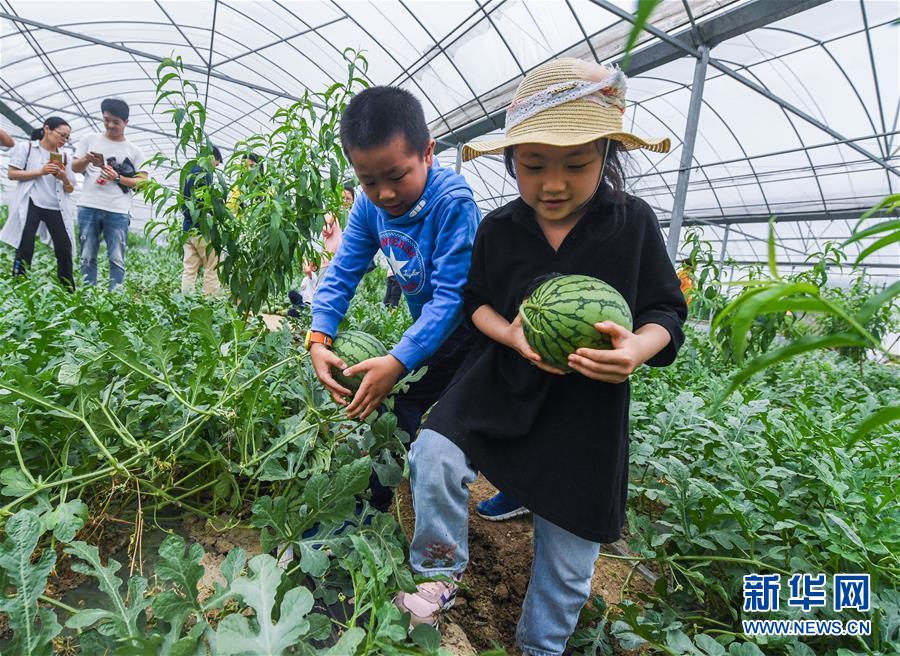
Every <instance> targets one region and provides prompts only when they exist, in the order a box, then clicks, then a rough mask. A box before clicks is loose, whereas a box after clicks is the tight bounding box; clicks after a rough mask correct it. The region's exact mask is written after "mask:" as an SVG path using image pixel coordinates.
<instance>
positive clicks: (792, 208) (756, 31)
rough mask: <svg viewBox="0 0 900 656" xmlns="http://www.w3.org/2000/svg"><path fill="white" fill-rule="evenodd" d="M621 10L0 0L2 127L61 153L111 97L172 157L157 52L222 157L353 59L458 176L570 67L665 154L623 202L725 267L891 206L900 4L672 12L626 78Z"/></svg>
mask: <svg viewBox="0 0 900 656" xmlns="http://www.w3.org/2000/svg"><path fill="white" fill-rule="evenodd" d="M634 5H635V3H633V2H609V1H608V0H595V1H592V2H588V1H586V0H565V1H560V2H531V1H521V0H472V1H468V0H461V1H457V2H408V1H407V2H402V1H401V2H387V1H384V2H352V3H349V2H278V1H272V2H245V1H235V0H228V1H225V0H217V1H204V2H199V1H197V2H195V1H186V2H174V1H160V0H155V1H153V2H150V1H143V0H142V1H134V2H62V1H56V2H25V1H21V0H0V30H2V37H0V48H2V82H0V101H2V103H3V105H2V107H0V109H2V110H3V118H2V125H3V128H4V129H6V130H7V131H9V132H11V133H12V134H13V135H14V137H16V138H17V139H24V138H25V135H26V129H27V128H28V127H37V126H39V125H40V124H41V121H42V119H43V118H44V117H46V116H49V115H53V114H58V115H61V116H64V117H65V118H67V120H69V121H70V123H71V124H72V128H73V136H74V137H75V139H76V140H77V138H78V137H80V136H83V135H85V134H88V133H90V132H93V131H97V130H99V129H101V128H102V120H101V117H100V112H99V105H100V101H101V100H102V99H103V98H106V97H110V96H114V97H120V98H123V99H124V100H126V101H127V102H128V103H129V105H130V106H131V111H132V115H131V120H130V122H129V127H128V136H129V138H130V139H133V140H134V141H135V142H137V143H138V144H139V145H140V146H141V147H142V148H143V149H144V150H145V152H147V153H148V154H149V153H153V152H157V151H161V152H165V153H171V152H172V150H173V146H174V143H175V139H174V137H173V132H172V129H171V126H170V123H169V122H168V118H167V117H166V116H164V115H163V113H162V112H163V109H164V108H163V107H162V106H160V107H157V108H156V109H154V102H155V99H156V97H155V79H154V76H155V70H156V67H157V65H158V63H159V62H160V61H161V60H162V59H163V58H165V57H169V56H172V55H173V54H174V55H179V56H181V57H182V58H183V60H184V62H185V65H186V67H187V68H188V69H189V74H190V77H191V79H192V80H193V81H194V82H195V83H196V84H197V85H198V88H199V89H200V93H201V97H202V99H203V100H204V102H205V104H206V106H207V112H208V115H209V119H208V124H207V125H208V128H209V134H210V137H211V138H212V139H213V140H214V141H215V142H216V143H217V144H219V145H220V146H221V147H222V148H223V150H226V151H227V150H230V146H231V145H232V144H234V143H235V142H237V141H239V140H241V139H243V138H246V137H247V136H249V135H250V134H253V133H255V132H259V131H265V130H267V129H268V126H269V120H270V117H271V115H272V114H273V112H274V111H275V110H276V109H277V108H278V107H279V106H283V105H285V104H288V103H290V102H292V101H293V100H294V99H297V98H299V97H300V96H302V95H303V93H304V92H305V91H306V90H311V91H321V90H323V89H324V88H326V87H327V86H328V85H329V84H331V83H332V82H334V81H337V80H341V79H343V77H344V76H345V75H346V68H347V67H346V61H345V58H344V54H343V53H344V50H345V49H346V48H353V49H357V50H361V51H363V52H364V53H365V56H366V58H367V59H368V62H369V66H368V71H367V73H366V77H367V78H368V81H369V82H371V83H372V84H395V85H400V86H403V87H405V88H408V89H409V90H410V91H412V92H413V93H415V94H416V96H417V97H418V98H419V99H420V100H421V101H422V103H423V106H424V108H425V112H426V117H427V118H428V120H429V122H430V125H431V129H432V133H433V135H434V137H435V138H436V139H438V144H439V148H440V149H441V154H440V158H441V160H442V162H443V163H444V164H445V165H447V166H454V165H456V155H457V151H456V147H457V145H458V144H459V143H461V142H464V141H466V140H469V139H472V138H476V137H480V136H482V135H486V134H489V133H491V132H499V131H502V126H503V117H504V108H505V107H506V105H507V104H508V103H509V101H510V99H511V97H512V95H513V93H514V91H515V87H516V86H517V84H518V82H519V81H520V80H521V79H522V77H523V75H524V74H525V73H527V72H528V71H529V70H530V69H532V68H534V67H535V66H537V65H539V64H541V63H543V62H545V61H547V60H549V59H552V58H554V57H557V56H560V55H569V56H577V57H581V58H585V59H596V60H598V61H601V62H603V63H622V64H623V65H624V67H625V70H626V72H627V73H628V74H629V77H630V80H629V91H628V98H629V107H628V111H627V112H626V121H627V124H628V125H629V129H631V130H632V131H633V132H636V133H638V134H643V135H648V136H669V137H670V138H671V139H672V144H673V148H672V151H671V152H670V153H669V154H667V155H656V154H652V153H644V151H637V152H636V154H634V156H633V160H632V175H631V176H630V177H629V181H628V182H629V186H630V188H631V190H632V192H633V193H635V194H636V195H639V196H641V197H642V198H644V199H645V200H646V201H647V202H649V203H650V204H651V205H652V206H653V207H654V208H655V209H656V211H657V214H658V216H659V218H660V221H661V224H662V226H663V229H664V230H665V229H667V227H668V226H669V224H670V222H671V221H672V219H673V210H674V213H675V215H676V222H679V221H681V220H682V217H683V221H684V224H685V225H692V224H694V225H703V226H706V227H705V230H704V235H705V238H706V239H708V240H710V241H712V242H714V243H715V248H716V249H717V250H719V249H720V248H721V250H722V252H725V251H726V250H727V253H728V255H729V256H730V257H732V258H733V259H734V260H736V261H738V262H759V261H761V260H764V259H765V252H766V245H765V243H764V240H765V236H766V232H767V226H766V223H767V221H768V219H769V217H770V216H772V215H775V216H777V217H779V221H780V222H781V223H782V226H781V227H780V228H779V233H778V238H779V241H778V252H777V255H778V259H779V260H782V261H784V262H785V263H787V264H795V263H798V262H803V261H804V260H805V258H806V257H807V255H809V254H810V253H813V252H816V251H817V250H819V249H820V247H821V244H822V242H823V241H824V240H825V239H843V238H846V237H847V236H848V234H849V232H850V230H851V229H852V227H853V226H854V224H855V222H856V219H857V218H858V217H859V215H860V214H861V213H862V211H864V210H865V209H866V208H868V207H871V206H872V205H873V204H875V203H876V202H877V201H879V200H880V199H881V198H883V197H884V196H886V195H888V194H889V193H896V192H897V191H898V187H900V177H898V176H900V145H898V142H900V140H898V139H897V135H898V112H900V103H898V100H900V70H898V67H900V39H898V26H897V21H898V3H897V2H894V1H892V0H885V1H877V0H868V1H863V2H858V1H856V0H832V1H831V2H825V1H823V0H795V1H792V2H782V1H781V0H684V1H681V0H667V1H666V2H663V3H662V4H661V5H660V7H659V8H658V9H657V10H656V12H655V13H654V14H653V15H652V17H651V21H650V23H651V25H650V28H649V30H648V31H645V32H644V33H642V35H641V38H640V40H639V42H638V45H637V46H636V48H635V50H634V52H633V54H632V57H631V59H630V61H629V62H627V64H626V63H624V62H622V61H621V58H622V52H623V48H624V44H625V40H626V38H627V36H628V34H629V32H630V31H631V22H630V18H631V14H630V12H631V11H633V10H634ZM695 89H696V90H697V91H698V93H696V94H694V98H695V102H694V106H695V108H696V111H695V113H694V116H693V117H691V116H690V114H691V111H690V110H691V107H692V103H691V100H692V91H693V90H695ZM691 118H693V119H695V120H696V121H697V123H696V124H697V129H696V130H688V125H689V121H690V119H691ZM689 136H690V137H691V138H688V137H689ZM691 149H692V154H691V155H690V158H689V159H687V158H685V161H684V162H682V158H683V157H685V153H686V151H688V152H689V151H690V150H691ZM685 166H687V167H690V170H689V171H687V170H685ZM462 170H463V172H464V173H465V174H466V175H467V178H468V179H469V181H470V183H471V184H472V186H473V188H474V189H475V192H476V196H477V198H478V201H479V203H480V204H481V206H482V208H483V209H484V210H489V209H492V208H494V207H497V206H499V205H500V204H502V203H504V202H506V201H507V200H509V199H511V198H513V197H514V196H515V195H516V187H515V183H514V181H512V180H511V179H510V178H509V177H508V176H507V175H506V173H505V169H504V167H503V163H502V161H500V158H482V159H480V160H476V161H475V162H473V163H466V164H464V165H462ZM680 171H681V172H682V174H683V177H684V178H685V180H683V181H682V185H681V187H682V189H683V190H684V191H685V192H686V193H684V194H683V197H682V198H679V193H678V189H679V184H678V177H679V172H680ZM688 172H689V173H690V177H689V182H688V181H687V179H686V178H687V173H688ZM682 203H683V212H680V211H678V209H677V208H679V207H681V204H682ZM145 213H146V209H145ZM726 224H727V225H728V226H729V227H728V229H727V233H726V229H725V227H724V226H725V225H726ZM850 252H851V253H855V251H853V250H852V249H851V251H850ZM872 264H877V265H878V267H877V271H876V273H877V274H878V275H886V276H896V269H897V268H898V267H900V251H898V250H897V249H894V250H891V249H885V250H883V251H881V252H880V254H879V255H877V256H874V258H873V260H872Z"/></svg>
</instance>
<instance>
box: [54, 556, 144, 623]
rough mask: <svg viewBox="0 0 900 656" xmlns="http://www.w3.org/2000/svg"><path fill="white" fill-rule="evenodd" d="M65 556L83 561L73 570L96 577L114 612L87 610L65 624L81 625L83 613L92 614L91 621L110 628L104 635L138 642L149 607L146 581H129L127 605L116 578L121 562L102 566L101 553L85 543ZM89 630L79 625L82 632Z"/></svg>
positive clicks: (138, 577) (133, 578)
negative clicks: (142, 618)
mask: <svg viewBox="0 0 900 656" xmlns="http://www.w3.org/2000/svg"><path fill="white" fill-rule="evenodd" d="M65 552H66V553H67V554H69V555H70V556H74V557H75V558H78V559H80V561H82V562H78V561H76V562H74V563H73V564H72V570H73V571H76V572H78V573H79V574H85V575H87V576H93V577H94V578H96V579H97V584H98V586H99V587H100V590H101V591H102V592H103V593H104V594H105V595H106V596H107V597H108V598H109V600H110V603H111V606H112V608H111V609H110V610H109V611H104V610H103V609H88V610H85V611H81V612H80V613H78V614H77V615H73V616H72V617H71V618H69V621H68V622H66V626H70V623H71V622H76V623H79V624H80V623H81V622H82V619H81V617H82V616H83V615H82V614H83V613H87V612H89V611H93V612H92V614H91V615H90V616H88V617H93V618H94V619H95V621H99V622H100V623H101V625H103V624H107V625H109V626H108V627H107V628H105V631H112V632H113V633H114V634H115V635H117V636H118V637H120V638H129V639H132V638H133V639H137V638H140V637H141V635H142V634H143V632H142V630H141V629H140V628H139V627H138V618H139V617H140V616H141V615H142V614H143V612H144V609H145V608H147V606H149V605H150V602H151V600H150V598H149V597H145V596H144V592H145V591H146V589H147V580H146V579H145V578H143V577H142V576H133V577H132V578H131V579H130V580H129V581H128V594H127V599H128V600H129V602H130V604H129V603H126V601H125V598H123V597H122V594H121V592H120V588H121V585H122V580H121V579H120V578H119V577H118V576H117V575H116V572H118V571H119V569H120V568H121V567H122V566H121V565H120V564H119V563H118V561H116V560H114V559H112V558H110V559H109V561H108V563H109V564H108V565H106V566H104V565H103V563H101V562H100V553H99V551H98V550H97V547H95V546H94V545H91V544H87V543H86V542H81V541H75V542H72V543H71V544H70V545H69V546H68V547H67V548H66V549H65ZM85 626H88V625H87V624H80V628H84V627H85Z"/></svg>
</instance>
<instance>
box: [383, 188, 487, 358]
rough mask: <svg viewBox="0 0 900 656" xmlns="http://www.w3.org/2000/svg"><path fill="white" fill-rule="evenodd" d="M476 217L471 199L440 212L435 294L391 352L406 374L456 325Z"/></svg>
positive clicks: (453, 203)
mask: <svg viewBox="0 0 900 656" xmlns="http://www.w3.org/2000/svg"><path fill="white" fill-rule="evenodd" d="M478 217H479V213H478V206H477V205H476V204H475V201H473V200H472V199H464V200H461V201H453V202H452V205H451V206H450V207H448V208H447V210H445V211H443V212H441V213H440V219H439V220H438V226H437V237H436V239H435V249H434V256H433V260H432V262H433V269H432V272H431V285H432V288H433V289H434V293H433V295H432V297H431V300H430V301H428V302H427V303H426V304H425V305H424V306H423V307H422V314H421V315H419V318H418V319H417V320H416V322H415V323H414V324H413V325H412V326H410V327H409V329H407V331H406V332H405V333H403V337H402V338H401V339H400V342H399V343H398V344H397V345H396V346H395V347H394V348H393V349H392V350H391V355H393V356H394V357H395V358H397V359H398V360H399V361H400V362H401V363H402V364H403V366H404V367H406V369H407V371H411V370H413V369H415V368H416V367H418V366H419V365H420V364H422V362H423V361H424V360H426V359H427V358H428V357H429V356H431V355H432V354H433V353H434V352H435V351H437V350H438V348H439V347H440V345H441V344H443V343H444V340H445V339H447V337H449V336H450V333H452V332H453V331H454V330H456V328H457V326H459V323H460V320H461V319H462V315H463V312H462V308H463V287H464V286H465V284H466V280H467V278H468V275H469V264H470V263H471V260H472V242H473V240H474V239H475V231H476V230H477V228H478Z"/></svg>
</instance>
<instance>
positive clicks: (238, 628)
mask: <svg viewBox="0 0 900 656" xmlns="http://www.w3.org/2000/svg"><path fill="white" fill-rule="evenodd" d="M249 569H250V575H249V576H241V577H238V578H237V579H235V581H234V582H233V583H232V584H231V590H232V592H233V593H234V594H236V595H238V596H239V597H240V599H241V601H243V603H244V604H246V605H247V607H249V608H252V609H253V618H254V625H255V626H251V624H250V621H249V620H248V619H247V618H246V617H244V616H243V615H241V614H240V613H232V614H231V615H228V616H227V617H225V618H224V619H223V620H222V621H221V622H219V627H218V629H216V646H217V651H218V653H219V654H221V656H255V655H256V654H271V655H272V656H281V655H282V654H284V653H285V652H286V651H287V650H288V649H289V648H291V647H292V646H294V645H295V644H297V642H298V641H299V639H300V638H301V637H302V636H303V635H305V634H306V633H307V632H308V631H309V629H310V627H311V624H310V621H309V619H307V617H306V616H307V615H308V614H309V611H311V610H312V607H313V596H312V593H311V592H310V591H309V590H307V589H306V588H292V589H290V590H288V592H287V593H286V594H285V595H284V598H283V599H282V601H281V604H280V606H279V607H278V608H277V611H278V612H277V617H278V620H277V622H276V621H275V620H274V619H273V617H272V613H273V612H274V611H276V605H275V594H276V591H277V590H278V586H279V584H280V583H281V579H282V576H283V574H284V572H283V571H282V570H281V569H280V568H279V567H278V563H277V561H276V560H275V559H274V558H272V556H269V555H267V554H261V555H259V556H256V557H255V558H253V559H252V560H251V561H250V563H249Z"/></svg>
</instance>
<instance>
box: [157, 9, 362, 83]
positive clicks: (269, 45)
mask: <svg viewBox="0 0 900 656" xmlns="http://www.w3.org/2000/svg"><path fill="white" fill-rule="evenodd" d="M158 1H159V0H157V2H158ZM345 20H347V19H346V18H344V17H343V16H339V17H337V18H335V19H332V20H330V21H328V22H326V23H322V24H320V25H316V26H315V27H307V28H306V29H305V30H302V31H300V32H296V33H294V34H291V35H290V36H284V37H281V38H280V39H278V40H277V41H272V42H271V43H267V44H265V45H262V46H259V47H258V48H253V49H252V50H248V51H247V52H242V53H241V54H239V55H235V56H234V57H229V58H228V59H223V60H221V61H217V62H215V63H214V64H213V67H216V66H221V65H222V64H228V63H230V62H233V61H237V60H238V59H243V58H244V57H248V56H250V55H256V54H259V53H260V52H262V51H263V50H267V49H268V48H273V47H275V46H277V45H279V44H282V43H287V42H288V41H293V40H294V39H296V38H298V37H301V36H305V35H307V34H310V33H315V34H318V31H319V30H320V29H322V28H323V27H329V26H331V25H334V24H335V23H340V22H342V21H345ZM320 36H321V35H320Z"/></svg>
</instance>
